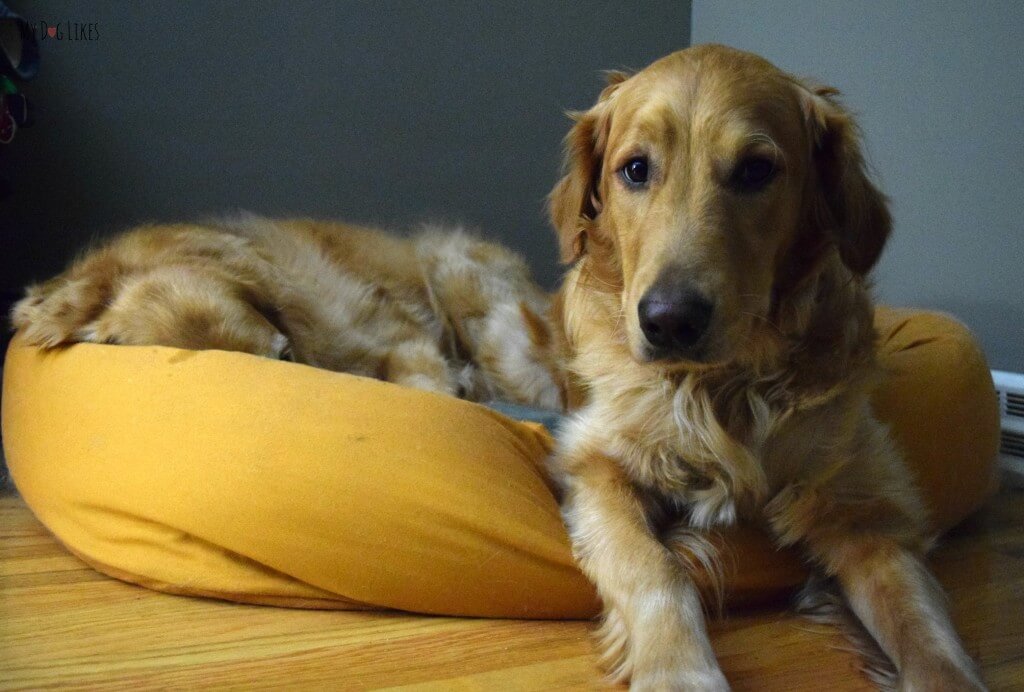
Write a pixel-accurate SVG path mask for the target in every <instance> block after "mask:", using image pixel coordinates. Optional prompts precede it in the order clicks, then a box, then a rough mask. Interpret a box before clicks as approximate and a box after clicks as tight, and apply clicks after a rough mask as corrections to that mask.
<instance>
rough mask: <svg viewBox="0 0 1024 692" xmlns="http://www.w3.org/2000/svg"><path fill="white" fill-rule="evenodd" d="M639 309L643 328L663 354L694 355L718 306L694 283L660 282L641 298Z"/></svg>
mask: <svg viewBox="0 0 1024 692" xmlns="http://www.w3.org/2000/svg"><path fill="white" fill-rule="evenodd" d="M637 310H638V312H639V316H640V328H641V329H642V330H643V332H644V336H645V337H647V341H648V342H650V344H651V346H653V347H654V348H655V349H656V350H657V351H658V355H659V356H663V357H664V356H689V357H692V356H693V355H694V351H695V347H696V346H697V345H698V344H699V342H700V340H701V338H702V337H703V336H704V333H705V332H706V331H707V329H708V325H710V324H711V315H712V313H713V312H714V306H713V305H712V303H711V301H710V300H708V299H707V298H706V297H705V296H704V295H703V294H702V293H701V292H700V291H698V290H696V289H694V288H692V287H690V286H685V287H674V288H665V287H661V286H657V285H656V286H654V287H653V288H651V289H650V290H649V291H647V293H646V294H645V295H644V297H643V298H642V299H641V300H640V304H639V306H638V308H637Z"/></svg>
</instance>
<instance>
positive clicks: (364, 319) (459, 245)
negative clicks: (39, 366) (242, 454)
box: [12, 215, 562, 408]
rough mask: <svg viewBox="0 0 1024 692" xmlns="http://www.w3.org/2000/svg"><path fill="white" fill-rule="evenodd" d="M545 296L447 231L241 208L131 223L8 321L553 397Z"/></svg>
mask: <svg viewBox="0 0 1024 692" xmlns="http://www.w3.org/2000/svg"><path fill="white" fill-rule="evenodd" d="M548 302H549V300H548V296H547V295H545V294H544V293H543V292H542V291H541V289H540V288H539V287H538V286H537V285H535V284H534V283H533V281H532V280H531V279H530V275H529V270H528V269H527V267H526V264H525V262H524V261H523V260H522V258H520V257H519V256H518V255H516V254H514V253H513V252H511V251H509V250H507V249H505V248H503V247H501V246H499V245H496V244H494V243H490V242H486V241H483V240H480V239H477V238H475V237H473V236H471V235H469V234H467V233H464V232H461V231H458V230H441V229H427V230H425V231H424V232H423V233H421V234H419V235H418V236H416V237H413V238H399V237H396V236H393V235H389V234H386V233H383V232H381V231H378V230H375V229H369V228H361V227H357V226H353V225H349V224H341V223H331V222H324V221H312V220H288V221H275V220H269V219H265V218H262V217H258V216H254V215H241V216H236V217H232V218H226V219H221V220H217V221H212V222H208V223H203V224H173V225H162V226H143V227H140V228H136V229H134V230H131V231H130V232H128V233H125V234H123V235H121V236H119V237H117V238H115V239H113V240H112V241H110V242H108V243H106V244H105V245H103V246H101V247H98V248H96V249H94V250H92V251H91V252H88V253H86V254H85V255H84V256H83V257H82V258H81V259H80V260H78V261H77V262H75V263H74V264H73V265H72V266H71V267H70V268H69V269H68V270H67V271H65V272H64V273H63V274H61V275H59V276H57V277H56V278H54V279H51V280H50V281H47V282H45V283H43V284H40V285H37V286H32V287H30V288H29V289H28V291H27V295H26V297H25V298H24V299H23V300H21V301H20V302H19V303H17V304H16V305H15V307H14V310H13V314H12V319H13V323H14V326H15V327H17V328H18V329H20V330H21V333H22V336H23V338H24V339H25V340H26V341H27V342H28V343H31V344H35V345H38V346H43V347H46V348H53V347H56V346H60V345H63V344H69V343H73V342H76V341H92V342H97V343H109V344H132V345H162V346H176V347H180V348H190V349H207V348H216V349H223V350H231V351H244V352H248V353H254V354H257V355H262V356H268V357H272V358H278V357H284V358H288V359H290V360H295V361H297V362H300V363H307V364H310V365H314V366H318V367H322V368H327V369H331V370H339V371H344V372H349V373H354V374H357V375H364V376H367V377H376V378H380V379H383V380H388V381H391V382H395V383H398V384H403V385H408V386H412V387H417V388H420V389H427V390H432V391H437V392H442V393H446V394H453V395H458V396H462V397H465V398H468V399H472V400H477V401H481V400H487V399H502V400H506V401H511V402H514V403H518V404H527V405H532V406H539V407H546V408H558V407H560V406H561V401H562V391H561V387H560V384H559V382H560V380H559V378H558V375H557V370H556V366H555V363H554V361H553V359H552V357H551V353H552V349H551V341H552V339H551V333H550V330H549V327H548V321H547V311H548Z"/></svg>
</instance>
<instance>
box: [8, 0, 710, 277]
mask: <svg viewBox="0 0 1024 692" xmlns="http://www.w3.org/2000/svg"><path fill="white" fill-rule="evenodd" d="M8 4H9V5H11V6H12V7H13V8H14V9H16V10H18V11H19V12H20V13H21V14H22V15H23V16H24V17H25V18H26V19H29V20H35V21H38V20H45V21H48V22H50V23H55V22H57V21H66V20H73V21H77V22H83V23H91V22H95V23H96V24H97V25H98V27H97V28H98V31H99V38H98V40H96V41H94V42H85V41H76V42H71V41H63V42H59V41H54V40H47V41H45V42H43V43H42V52H43V56H42V59H43V65H42V71H41V74H40V76H39V78H38V79H37V80H36V81H35V82H32V83H30V84H27V85H25V89H24V90H25V91H26V92H27V93H28V94H29V95H30V96H31V97H32V98H33V99H34V100H35V102H36V104H37V105H38V124H37V125H36V127H35V128H34V129H31V130H24V131H22V133H20V135H19V136H18V138H17V139H16V140H15V143H14V144H13V145H12V146H8V147H0V173H2V174H4V175H6V176H8V177H10V178H13V179H14V182H15V184H16V185H17V186H18V191H17V193H16V195H15V197H14V198H13V199H11V200H8V201H7V202H3V203H0V248H2V250H0V291H3V292H6V293H7V294H8V295H10V294H11V292H12V291H14V290H16V289H17V288H18V287H20V286H22V285H24V284H25V283H26V282H27V281H29V280H30V279H38V278H43V277H46V276H48V275H51V274H53V273H55V272H57V271H58V270H59V269H60V267H61V266H62V265H63V264H64V263H65V262H66V261H67V259H68V258H69V257H70V256H71V255H72V253H73V252H75V251H76V250H77V249H78V248H80V247H81V246H82V245H83V244H84V243H86V242H87V241H88V240H89V239H90V238H92V237H94V236H97V235H103V234H105V233H108V232H110V231H111V230H113V229H117V228H120V227H123V226H125V225H127V224H130V223H134V222H139V221H144V220H173V219H190V218H197V217H201V216H203V215H205V214H210V213H217V212H223V211H225V210H231V209H237V208H245V209H249V210H253V211H257V212H261V213H265V214H269V215H290V214H308V215H314V216H321V217H338V218H344V219H348V220H354V221H362V222H369V223H377V224H384V225H388V226H405V225H407V224H411V223H414V222H416V221H421V220H448V221H461V222H465V223H467V224H469V225H473V226H479V227H480V228H482V229H483V230H484V231H485V232H486V233H487V234H488V235H491V236H493V237H497V238H501V239H503V240H504V241H505V242H507V243H508V244H510V245H512V246H514V247H516V248H518V249H520V250H521V251H523V252H524V253H525V254H526V255H527V256H528V258H529V260H530V261H531V263H532V265H533V266H534V268H535V271H536V274H537V276H538V278H539V279H540V280H541V281H543V282H544V283H546V284H548V285H553V284H554V283H555V282H556V280H557V278H558V276H559V274H560V270H559V269H558V267H557V266H556V260H555V257H556V247H555V243H554V241H553V237H552V235H551V232H550V231H549V229H548V225H547V220H546V218H545V216H544V212H543V200H544V197H545V195H546V194H547V192H548V190H549V189H550V187H551V186H552V185H553V184H554V181H555V179H556V176H557V173H558V167H559V156H560V154H559V152H560V148H561V139H562V137H563V135H564V134H565V132H566V131H567V129H568V126H569V122H568V120H567V119H566V118H565V116H564V114H563V113H564V111H565V110H566V109H569V108H580V107H584V106H588V105H589V104H590V103H591V102H592V101H593V100H594V98H595V97H596V95H597V93H598V92H599V90H600V88H601V86H602V78H601V76H600V71H601V70H603V69H607V68H615V67H641V66H643V65H644V64H646V63H648V62H650V61H651V60H653V59H655V58H657V57H659V56H660V55H662V54H664V53H667V52H670V51H672V50H676V49H678V48H681V47H683V46H685V45H687V43H688V41H689V21H690V3H689V2H675V1H672V0H665V1H658V2H652V1H649V2H644V3H642V4H634V3H621V2H613V1H599V2H595V1H590V2H586V3H580V2H548V1H546V0H528V1H525V2H524V1H522V0H517V1H516V2H490V1H489V0H478V1H475V2H470V1H466V0H439V1H437V2H399V1H390V2H387V1H379V0H371V1H367V2H326V1H322V2H311V1H294V0H281V1H278V2H207V1H205V0H203V1H200V0H188V1H184V2H163V1H161V2H151V1H150V2H132V3H125V2H92V3H83V2H70V1H67V0H65V1H63V2H62V1H58V0H48V1H44V2H31V3H30V2H27V1H26V0H20V1H19V0H8Z"/></svg>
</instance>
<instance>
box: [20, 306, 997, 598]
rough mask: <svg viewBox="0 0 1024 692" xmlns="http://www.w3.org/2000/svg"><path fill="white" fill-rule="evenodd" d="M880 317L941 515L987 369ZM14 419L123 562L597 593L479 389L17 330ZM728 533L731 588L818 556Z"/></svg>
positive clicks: (894, 418)
mask: <svg viewBox="0 0 1024 692" xmlns="http://www.w3.org/2000/svg"><path fill="white" fill-rule="evenodd" d="M877 322H878V325H879V329H880V331H881V333H882V339H881V352H882V360H883V362H884V363H885V365H886V366H887V367H889V368H890V370H891V374H890V376H889V377H888V378H887V380H886V382H885V384H884V385H883V386H882V387H881V388H880V391H879V393H878V395H877V396H876V402H875V403H876V406H877V407H878V410H879V413H880V416H881V417H882V418H883V419H884V420H887V421H889V422H890V424H891V425H892V427H893V431H894V436H895V438H896V440H897V443H898V444H899V445H900V446H901V447H902V448H903V449H904V451H905V452H906V454H907V457H908V461H909V464H910V466H911V468H912V470H913V471H914V473H915V475H916V476H917V477H918V479H919V481H920V483H921V486H922V490H923V491H924V494H925V496H926V498H927V499H928V501H929V506H930V507H931V508H932V510H933V514H932V518H933V523H934V526H935V528H936V530H937V531H942V530H945V529H947V528H949V527H950V526H952V525H953V524H955V523H956V522H958V521H960V520H961V519H962V518H963V517H965V516H966V515H967V514H969V513H970V512H971V511H973V510H974V509H975V508H977V506H978V505H980V503H981V502H982V501H983V500H984V498H985V497H986V496H987V494H988V493H989V492H991V490H992V489H993V487H994V485H993V479H994V468H995V467H994V461H995V450H996V445H997V442H998V412H997V410H996V408H995V406H996V403H995V396H994V392H993V389H992V383H991V379H990V377H989V374H988V370H987V367H986V366H985V362H984V358H983V356H982V355H981V352H980V350H979V349H978V347H977V345H976V344H975V342H974V341H973V339H972V337H971V336H970V334H969V332H967V331H966V329H965V328H964V327H962V326H961V325H959V324H958V323H956V322H954V321H953V320H951V319H950V318H947V317H944V316H940V315H933V314H930V313H920V312H911V311H904V312H900V311H889V310H880V311H879V317H878V320H877ZM890 337H891V338H890ZM953 421H957V423H956V424H954V423H953ZM3 426H4V445H5V451H6V456H7V460H8V465H9V467H10V472H11V475H12V477H13V478H14V481H15V483H16V485H17V487H18V489H19V491H20V492H21V493H22V495H23V497H24V499H25V501H26V502H27V504H28V505H29V506H30V508H31V509H32V510H33V512H34V513H35V514H36V516H37V517H39V519H40V520H41V521H42V522H43V524H44V525H46V526H47V527H48V528H49V529H50V530H51V531H52V532H53V533H54V535H56V536H57V538H58V539H59V540H60V541H61V542H62V543H63V544H64V545H65V546H67V547H68V549H69V550H70V551H72V552H73V553H75V554H76V555H78V556H79V557H81V558H82V559H83V560H85V561H86V562H88V563H89V564H91V565H92V566H93V567H95V568H96V569H98V570H99V571H101V572H104V573H105V574H108V575H110V576H113V577H115V578H118V579H122V580H124V581H128V582H133V583H136V584H140V585H143V586H146V587H149V588H153V589H157V590H161V591H167V592H171V593H177V594H185V595H193V596H206V597H214V598H222V599H227V600H232V601H238V602H244V603H262V604H268V605H284V606H293V607H314V608H340V609H365V608H372V609H400V610H406V611H413V612H419V613H432V614H445V615H471V616H486V617H516V618H586V617H591V616H593V615H594V614H596V612H597V610H598V600H597V597H596V595H595V593H594V590H593V588H592V587H591V586H590V584H589V583H588V582H587V580H586V579H585V578H584V576H583V575H582V574H581V573H580V572H579V570H578V569H577V568H576V566H575V563H574V561H573V558H572V552H571V549H570V546H569V541H568V537H567V536H566V534H565V529H564V527H563V525H562V522H561V516H560V514H559V509H558V506H557V503H556V501H555V498H554V496H553V495H552V492H551V489H550V487H549V480H548V479H547V478H546V477H545V475H544V472H543V463H544V459H545V457H546V456H547V454H549V453H550V451H551V449H552V445H553V442H552V439H551V437H550V435H549V434H548V432H547V431H546V430H545V429H544V427H543V426H542V425H540V424H538V423H522V422H517V421H515V420H512V419H511V418H508V417H506V416H504V415H502V414H500V413H497V412H495V411H492V410H490V409H488V408H486V407H484V406H482V405H478V404H473V403H468V402H465V401H459V400H456V399H453V398H450V397H445V396H441V395H437V394H431V393H428V392H422V391H418V390H413V389H407V388H403V387H399V386H396V385H393V384H389V383H385V382H380V381H377V380H372V379H367V378H361V377H356V376H353V375H347V374H341V373H333V372H327V371H323V370H317V369H314V368H312V367H308V366H304V365H297V364H294V363H287V362H281V361H274V360H269V359H263V358H259V357H256V356H251V355H247V354H241V353H229V352H222V351H184V350H179V349H172V348H163V347H129V346H106V345H96V344H77V345H74V346H72V347H69V348H65V349H60V350H56V351H52V352H43V351H40V350H37V349H34V348H30V347H28V346H26V345H25V344H24V343H22V342H21V341H20V340H19V339H17V338H16V339H15V340H14V342H12V344H11V347H10V349H9V351H8V355H7V361H6V365H5V367H4V391H3ZM716 541H717V542H718V543H719V544H720V545H722V546H723V550H724V552H725V556H724V560H723V563H724V565H725V567H726V588H727V594H728V595H727V603H728V604H729V605H741V604H746V603H755V602H765V601H768V600H774V599H777V598H779V597H780V596H784V595H786V594H789V593H791V592H792V591H793V589H794V588H795V587H797V586H798V585H799V584H800V583H801V582H802V581H803V579H804V578H805V577H806V574H807V572H806V569H805V567H804V566H803V565H802V564H801V562H800V560H799V559H798V558H797V556H796V554H795V553H794V552H792V551H788V550H787V551H779V550H776V549H775V548H774V546H773V545H772V544H771V542H770V541H769V540H768V539H767V538H766V537H765V536H764V535H763V534H762V533H761V532H760V531H759V530H757V529H755V528H752V527H738V528H734V529H729V530H727V531H722V532H719V534H718V535H717V537H716Z"/></svg>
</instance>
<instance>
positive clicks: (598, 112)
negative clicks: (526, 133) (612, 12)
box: [548, 72, 629, 264]
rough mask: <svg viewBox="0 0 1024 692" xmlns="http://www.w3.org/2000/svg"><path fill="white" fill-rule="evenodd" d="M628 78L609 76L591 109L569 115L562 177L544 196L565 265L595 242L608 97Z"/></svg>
mask: <svg viewBox="0 0 1024 692" xmlns="http://www.w3.org/2000/svg"><path fill="white" fill-rule="evenodd" d="M628 78H629V75H627V74H625V73H624V72H609V73H608V86H607V87H605V89H604V91H602V92H601V96H600V98H598V101H597V103H596V104H595V105H594V107H593V108H591V109H590V110H588V111H584V112H577V113H570V114H569V116H570V117H571V118H572V119H573V120H575V121H576V122H575V124H574V125H573V127H572V129H571V130H570V131H569V134H568V135H567V136H566V138H565V163H564V172H565V175H564V177H563V178H562V179H561V180H559V181H558V184H557V185H555V188H554V189H553V190H552V191H551V194H549V195H548V212H549V214H550V217H551V223H552V225H553V226H554V227H555V231H556V232H557V233H558V246H559V249H560V251H561V257H562V262H564V263H566V264H570V263H572V262H575V261H576V260H578V259H579V258H580V257H581V256H583V255H584V254H585V253H586V251H587V245H588V242H592V241H593V240H595V238H594V237H593V236H594V233H595V232H596V228H595V224H594V220H595V219H596V218H597V215H598V214H599V213H600V212H601V195H600V190H599V186H600V182H601V165H602V162H603V155H604V148H605V145H606V144H607V140H608V128H609V126H610V124H611V104H612V100H613V99H612V97H613V95H614V93H615V91H616V90H617V89H618V87H619V85H620V84H621V83H622V82H624V81H625V80H626V79H628Z"/></svg>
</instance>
